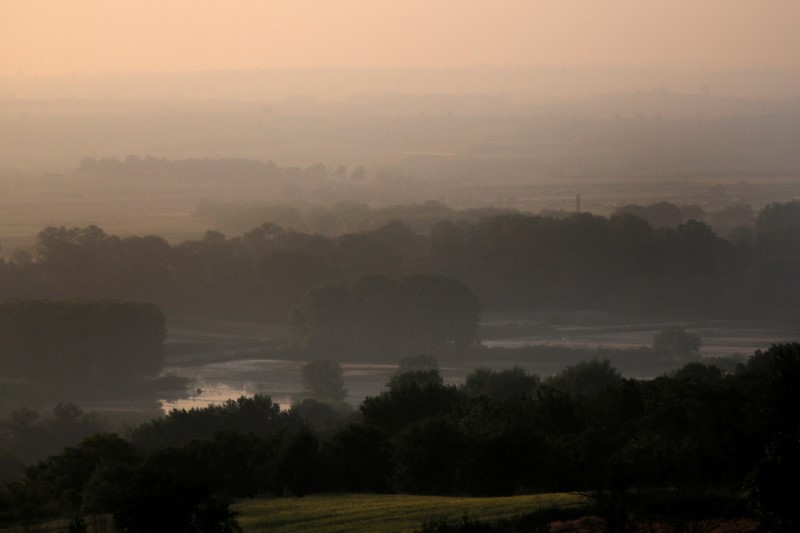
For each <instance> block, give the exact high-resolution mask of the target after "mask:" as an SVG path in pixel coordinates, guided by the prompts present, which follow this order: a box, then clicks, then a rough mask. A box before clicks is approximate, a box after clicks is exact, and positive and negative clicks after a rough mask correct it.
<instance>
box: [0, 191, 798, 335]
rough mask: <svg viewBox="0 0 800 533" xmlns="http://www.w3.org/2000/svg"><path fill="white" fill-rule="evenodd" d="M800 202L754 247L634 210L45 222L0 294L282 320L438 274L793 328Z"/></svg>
mask: <svg viewBox="0 0 800 533" xmlns="http://www.w3.org/2000/svg"><path fill="white" fill-rule="evenodd" d="M798 244H800V202H789V203H785V204H773V205H770V206H768V207H767V208H765V209H764V210H762V211H761V212H760V213H759V214H758V217H757V219H756V221H755V224H754V227H753V239H752V240H740V241H738V242H733V241H730V240H727V239H723V238H721V237H719V236H717V235H716V234H715V233H714V232H713V231H712V230H711V228H710V227H709V226H708V225H706V224H705V223H703V222H699V221H696V220H690V221H688V222H685V223H683V224H680V225H679V226H677V227H675V228H672V227H659V228H654V227H653V226H651V225H650V224H648V223H647V222H646V221H645V220H644V219H642V218H639V217H637V216H634V215H630V214H620V215H615V216H612V217H610V218H606V217H601V216H596V215H591V214H588V213H583V214H575V215H572V216H570V217H566V218H561V219H557V218H550V217H541V216H530V215H523V214H500V215H494V216H487V217H482V218H479V219H477V220H456V221H449V220H443V221H440V222H437V223H435V224H433V225H432V226H431V228H430V230H429V231H428V232H423V233H417V232H415V231H413V230H412V229H411V228H410V227H409V226H407V225H405V224H403V223H402V222H399V221H394V222H390V223H388V224H386V225H384V226H382V227H380V228H378V229H375V230H370V231H363V232H358V233H349V234H344V235H340V236H337V237H325V236H322V235H319V234H309V233H302V232H298V231H294V230H290V229H284V228H281V227H279V226H276V225H274V224H270V223H265V224H262V225H261V226H258V227H256V228H254V229H252V230H250V231H248V232H246V233H244V234H243V235H241V236H238V237H226V236H225V235H223V234H221V233H219V232H215V231H209V232H207V233H206V234H205V236H204V237H203V238H202V239H199V240H188V241H185V242H181V243H178V244H174V245H173V244H170V243H168V242H167V241H166V240H164V239H163V238H161V237H158V236H144V237H125V238H121V237H117V236H113V235H108V234H106V233H105V232H104V231H103V230H102V229H100V228H98V227H95V226H88V227H76V228H66V227H60V228H56V227H49V228H46V229H44V230H43V231H42V232H40V234H39V235H38V238H37V244H36V248H35V250H34V252H33V253H32V254H19V255H18V257H16V258H15V259H13V260H10V261H1V262H0V298H11V297H24V298H31V297H39V298H42V297H47V298H58V299H65V298H66V299H68V298H78V297H79V298H88V299H99V298H116V299H121V300H137V301H141V300H145V301H152V302H154V303H156V304H157V305H158V306H159V307H161V308H162V309H164V310H165V311H166V312H175V313H186V314H193V315H205V316H217V317H227V318H247V319H266V320H275V321H284V320H286V317H287V316H288V314H289V311H290V310H291V309H292V308H293V307H294V306H296V305H297V304H298V303H299V302H300V301H301V298H302V297H303V295H305V294H306V292H307V291H308V290H309V289H310V288H311V287H313V286H315V285H317V284H319V283H322V282H334V281H346V282H352V281H355V280H357V279H359V278H361V277H363V276H367V275H376V274H381V275H384V276H387V277H399V276H408V275H413V274H426V275H440V276H444V277H446V278H450V279H454V280H457V281H459V282H461V283H463V284H464V285H465V286H467V287H468V288H469V289H470V290H472V291H473V292H474V293H475V294H476V295H477V296H478V300H479V301H480V302H481V304H482V306H483V308H484V309H486V310H562V309H563V310H572V309H595V310H606V311H611V312H616V313H621V314H628V315H638V316H661V317H670V316H673V317H676V316H677V317H680V318H682V319H686V318H693V317H696V318H704V317H706V318H749V319H770V320H793V319H795V318H797V317H798V312H800V309H798V306H797V304H796V302H798V301H800V286H798V284H797V283H796V278H797V276H796V272H797V269H798V266H800V246H798Z"/></svg>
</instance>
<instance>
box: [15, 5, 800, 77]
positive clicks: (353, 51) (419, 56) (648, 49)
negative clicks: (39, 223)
mask: <svg viewBox="0 0 800 533" xmlns="http://www.w3.org/2000/svg"><path fill="white" fill-rule="evenodd" d="M0 7H1V8H2V9H1V10H0V15H2V16H1V17H0V76H15V75H18V74H26V75H59V74H68V73H71V72H91V73H95V72H105V71H109V72H126V73H127V72H163V71H173V70H207V69H250V68H303V67H379V68H384V67H402V66H420V67H462V66H478V65H489V66H538V65H564V66H655V67H688V68H695V67H699V68H715V69H716V68H721V69H728V68H748V69H749V68H788V69H800V0H160V1H156V0H0Z"/></svg>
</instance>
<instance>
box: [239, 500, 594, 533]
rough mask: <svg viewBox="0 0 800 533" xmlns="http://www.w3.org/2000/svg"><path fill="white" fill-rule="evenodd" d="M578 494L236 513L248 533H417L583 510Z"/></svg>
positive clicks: (307, 505) (256, 506) (299, 505)
mask: <svg viewBox="0 0 800 533" xmlns="http://www.w3.org/2000/svg"><path fill="white" fill-rule="evenodd" d="M583 502H584V499H583V497H582V496H579V495H577V494H565V493H560V494H539V495H529V496H512V497H506V498H451V497H441V496H406V495H361V494H348V495H327V496H307V497H304V498H274V499H261V500H245V501H241V502H239V503H237V504H236V505H235V509H236V510H237V511H239V512H240V513H241V514H240V515H239V517H238V520H239V524H240V525H241V526H242V529H243V530H244V531H245V532H247V533H250V532H256V531H270V532H272V531H279V532H295V531H296V532H306V531H314V532H330V533H333V532H338V531H341V532H351V531H359V532H362V531H364V532H369V531H375V532H393V531H413V530H414V529H417V528H419V527H420V526H421V525H422V523H423V522H424V521H425V520H437V519H440V518H447V519H450V520H460V519H461V517H463V516H466V517H468V518H469V519H471V520H476V519H480V520H486V521H491V520H499V519H505V518H513V517H515V516H518V515H522V514H527V513H531V512H535V511H537V510H540V509H544V508H547V507H551V506H559V507H571V506H578V505H581V504H583Z"/></svg>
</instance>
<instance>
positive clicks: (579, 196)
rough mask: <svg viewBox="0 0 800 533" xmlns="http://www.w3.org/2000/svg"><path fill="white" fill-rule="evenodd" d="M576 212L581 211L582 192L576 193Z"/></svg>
mask: <svg viewBox="0 0 800 533" xmlns="http://www.w3.org/2000/svg"><path fill="white" fill-rule="evenodd" d="M575 212H576V213H580V212H581V193H578V194H576V195H575Z"/></svg>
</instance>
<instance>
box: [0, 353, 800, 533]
mask: <svg viewBox="0 0 800 533" xmlns="http://www.w3.org/2000/svg"><path fill="white" fill-rule="evenodd" d="M421 363H422V364H416V363H414V362H412V364H407V365H405V367H404V370H405V371H404V372H399V373H398V374H397V375H395V376H393V377H392V379H391V380H390V382H389V383H388V385H387V390H386V391H385V392H382V393H381V394H379V395H377V396H372V397H368V398H367V399H366V400H365V401H364V402H363V403H362V404H361V406H360V407H359V410H358V412H357V413H354V414H347V413H343V412H341V411H338V410H337V409H336V407H335V404H331V405H328V404H324V403H319V402H316V407H315V409H314V410H313V412H315V413H316V414H315V417H314V418H313V419H312V418H308V417H307V416H306V414H305V413H309V412H311V411H312V410H311V409H309V405H310V403H314V402H315V401H314V400H306V401H305V402H303V404H298V405H295V406H293V407H292V409H290V410H289V411H280V409H279V408H278V406H277V405H276V404H274V403H273V402H272V401H271V400H270V399H269V397H263V396H256V397H254V398H249V399H248V398H240V399H239V400H237V401H229V402H227V403H226V404H224V405H221V406H211V407H208V408H204V409H192V410H189V411H185V410H182V411H173V412H171V413H170V414H169V415H167V416H165V417H163V418H161V419H157V420H154V421H151V422H147V423H145V424H142V425H140V426H138V427H136V428H135V429H133V430H132V431H131V432H130V434H129V435H128V436H127V438H121V437H120V436H118V435H114V434H97V435H95V436H92V437H90V438H88V439H86V440H84V441H82V442H81V443H80V444H78V445H77V446H74V447H70V448H67V449H65V450H63V451H62V452H61V453H59V454H56V455H54V456H51V457H49V458H47V459H45V460H43V461H41V462H39V463H38V464H36V465H33V466H31V467H29V468H27V469H26V470H25V473H24V476H23V477H22V478H21V479H19V480H18V481H16V482H14V483H11V484H9V485H7V487H6V489H5V491H3V492H2V497H1V498H0V501H2V503H3V505H4V507H3V509H4V511H3V513H4V514H3V518H4V520H6V521H8V522H13V521H20V520H37V519H45V518H47V517H52V516H64V517H71V518H72V519H73V520H78V519H81V520H84V519H86V518H87V517H88V516H90V515H92V514H94V513H97V514H103V513H110V514H112V515H113V516H114V517H115V519H116V520H117V524H118V526H120V527H121V528H123V530H126V531H162V530H166V529H164V527H172V526H174V527H177V525H175V524H180V525H181V527H182V528H183V529H176V530H180V531H231V530H233V528H234V524H233V520H234V519H235V517H233V515H232V514H231V513H230V509H229V507H228V503H229V502H230V498H233V497H253V496H255V495H260V496H273V497H280V496H285V495H294V496H302V495H304V494H310V493H316V492H337V491H347V492H378V493H386V492H400V493H412V494H444V495H474V496H486V495H507V494H516V493H522V492H540V491H585V492H586V493H587V494H593V495H594V501H595V502H596V504H597V508H596V509H595V510H594V512H598V513H600V515H601V516H602V517H603V518H605V519H606V520H612V519H613V520H616V521H617V522H616V526H614V527H627V528H630V525H631V523H632V521H633V520H635V512H634V511H635V509H634V507H633V506H634V503H633V502H635V501H637V498H639V499H640V500H641V499H642V498H645V499H646V498H647V497H648V496H647V495H648V494H655V493H656V492H657V491H659V490H661V491H666V492H668V493H670V494H672V495H675V494H684V495H692V494H693V495H695V496H687V498H689V499H690V500H691V498H693V497H694V498H705V497H706V496H707V495H709V494H718V495H722V494H730V495H733V496H732V498H733V501H739V502H742V505H740V506H739V507H736V506H734V509H731V508H730V507H725V506H723V507H719V508H714V509H710V510H709V509H706V511H707V512H709V513H711V515H712V516H713V515H714V513H731V512H733V513H738V514H737V516H742V515H751V516H756V517H757V518H758V519H759V520H760V521H761V523H762V526H764V527H765V529H769V530H771V531H796V528H797V525H798V524H797V518H796V513H795V509H794V502H796V499H797V497H798V495H797V488H796V483H795V482H794V481H795V480H794V477H793V476H794V475H795V472H796V471H797V467H798V460H799V459H800V445H799V444H798V443H799V442H800V441H798V438H799V437H800V433H799V431H800V418H798V413H797V410H796V409H795V408H794V406H795V405H797V400H798V398H797V395H798V389H797V387H796V384H797V379H798V377H800V345H798V344H785V345H775V346H773V347H772V348H770V349H769V350H767V351H765V352H756V354H755V355H754V356H753V357H751V358H750V359H749V360H748V361H747V362H746V363H743V364H741V365H740V367H739V368H738V369H737V370H736V371H735V372H733V373H724V372H722V371H721V370H720V369H719V368H716V367H714V366H712V365H704V364H702V363H698V362H694V363H690V364H687V365H686V366H684V367H683V368H681V369H680V370H678V371H676V372H675V373H673V374H672V375H669V376H663V377H659V378H656V379H653V380H646V381H643V380H634V379H625V378H623V377H622V376H621V375H620V374H619V372H617V371H616V370H615V369H614V368H613V367H611V366H610V365H609V364H608V362H604V361H598V360H592V361H585V362H582V363H579V364H576V365H574V366H572V367H569V368H567V369H565V370H564V371H562V372H561V373H559V374H557V375H555V376H553V377H551V378H540V377H539V376H536V375H532V374H528V373H527V372H525V371H523V370H521V369H518V368H515V369H508V370H501V371H497V370H490V369H480V370H476V371H475V372H473V373H472V374H470V375H469V376H468V377H467V379H466V381H465V383H464V384H463V385H461V386H450V385H445V384H443V383H442V380H441V377H440V375H439V373H438V370H437V369H436V366H435V365H428V364H427V361H426V360H424V358H423V360H422V361H421ZM326 405H327V407H326ZM320 413H322V414H323V415H322V416H321V415H320ZM325 413H326V414H325ZM325 419H327V420H325ZM323 421H325V422H326V423H324V424H323V423H322V422H323ZM741 491H744V494H745V495H746V500H745V501H743V500H741V499H740V497H739V496H736V495H737V494H740V493H741ZM701 495H706V496H701ZM695 501H697V500H695ZM701 501H702V504H703V505H706V504H708V503H709V501H711V500H708V499H706V500H701ZM713 501H717V502H718V503H719V502H720V501H722V502H723V503H724V502H727V503H726V505H727V504H728V503H730V501H732V500H730V499H725V498H722V499H721V500H713ZM744 504H746V505H747V506H749V507H747V508H745V507H744ZM747 509H749V511H748V510H747ZM145 510H146V511H145ZM661 512H662V513H670V512H671V511H669V510H668V509H662V510H661ZM159 517H161V518H160V519H161V520H163V521H164V522H163V523H164V524H167V526H162V525H159V522H158V520H159ZM187 517H188V518H187ZM181 520H183V521H182V522H181ZM192 520H194V521H195V522H197V521H200V522H202V524H203V525H197V526H194V527H193V526H191V524H192V523H194V522H192ZM186 524H190V525H189V526H187V525H186ZM626 524H627V525H626ZM203 528H205V529H203ZM624 530H628V529H624Z"/></svg>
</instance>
